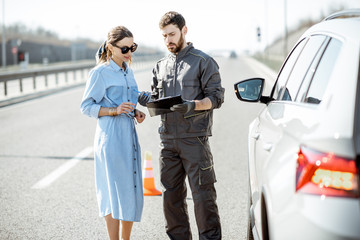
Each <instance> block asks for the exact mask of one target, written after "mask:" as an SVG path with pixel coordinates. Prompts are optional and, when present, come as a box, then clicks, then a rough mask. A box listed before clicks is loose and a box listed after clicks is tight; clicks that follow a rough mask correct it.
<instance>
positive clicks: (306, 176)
mask: <svg viewBox="0 0 360 240" xmlns="http://www.w3.org/2000/svg"><path fill="white" fill-rule="evenodd" d="M296 191H297V192H302V193H308V194H316V195H322V196H334V197H352V198H357V197H359V169H358V167H357V166H356V160H354V159H347V158H342V157H338V156H336V155H334V154H333V153H322V152H318V151H315V150H312V149H310V148H307V147H304V146H302V147H301V148H300V150H299V153H298V159H297V166H296Z"/></svg>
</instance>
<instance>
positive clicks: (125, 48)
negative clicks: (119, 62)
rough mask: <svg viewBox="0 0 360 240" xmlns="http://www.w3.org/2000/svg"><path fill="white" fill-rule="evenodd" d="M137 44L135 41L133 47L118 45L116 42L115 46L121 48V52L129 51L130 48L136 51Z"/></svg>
mask: <svg viewBox="0 0 360 240" xmlns="http://www.w3.org/2000/svg"><path fill="white" fill-rule="evenodd" d="M137 46H138V45H137V44H136V43H134V44H133V45H132V46H131V47H119V46H116V45H115V44H114V47H117V48H119V49H120V50H121V53H122V54H126V53H128V52H129V50H130V51H131V52H135V51H136V49H137Z"/></svg>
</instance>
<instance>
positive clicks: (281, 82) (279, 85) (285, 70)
mask: <svg viewBox="0 0 360 240" xmlns="http://www.w3.org/2000/svg"><path fill="white" fill-rule="evenodd" d="M305 42H306V40H305V39H303V40H302V41H301V42H300V43H299V44H298V45H297V46H296V47H295V48H294V50H293V51H292V52H291V54H290V56H289V57H288V58H287V60H286V62H285V64H284V66H283V67H282V69H281V72H280V73H279V76H278V79H277V82H276V85H275V86H274V89H273V94H272V97H273V98H274V99H278V98H279V96H280V93H281V90H282V89H283V88H284V86H285V83H286V81H287V79H288V77H289V74H290V72H291V70H292V67H293V65H294V63H295V62H296V59H297V58H298V56H299V54H300V52H301V50H302V49H303V47H304V45H305Z"/></svg>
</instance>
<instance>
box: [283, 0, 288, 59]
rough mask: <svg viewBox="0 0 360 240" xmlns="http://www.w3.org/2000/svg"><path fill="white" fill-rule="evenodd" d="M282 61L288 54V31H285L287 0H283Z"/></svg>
mask: <svg viewBox="0 0 360 240" xmlns="http://www.w3.org/2000/svg"><path fill="white" fill-rule="evenodd" d="M284 28H285V29H284V30H285V34H284V59H285V58H286V56H287V53H288V30H287V0H284Z"/></svg>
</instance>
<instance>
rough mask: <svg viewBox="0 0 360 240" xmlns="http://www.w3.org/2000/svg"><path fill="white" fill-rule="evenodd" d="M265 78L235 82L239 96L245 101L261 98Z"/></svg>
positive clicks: (256, 100)
mask: <svg viewBox="0 0 360 240" xmlns="http://www.w3.org/2000/svg"><path fill="white" fill-rule="evenodd" d="M264 82H265V79H263V78H251V79H247V80H244V81H240V82H238V83H235V84H234V88H235V94H236V96H237V98H238V99H239V100H241V101H245V102H258V101H260V100H261V97H262V91H263V88H264Z"/></svg>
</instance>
